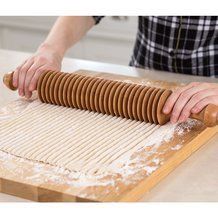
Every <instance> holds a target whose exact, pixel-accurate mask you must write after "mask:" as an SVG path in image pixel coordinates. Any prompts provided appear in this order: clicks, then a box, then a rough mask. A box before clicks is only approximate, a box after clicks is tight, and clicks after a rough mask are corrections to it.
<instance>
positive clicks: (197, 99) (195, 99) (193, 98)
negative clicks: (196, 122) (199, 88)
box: [192, 94, 202, 102]
mask: <svg viewBox="0 0 218 218" xmlns="http://www.w3.org/2000/svg"><path fill="white" fill-rule="evenodd" d="M201 99H202V97H201V95H200V94H195V95H194V96H193V97H192V100H193V101H195V102H199V101H200V100H201Z"/></svg>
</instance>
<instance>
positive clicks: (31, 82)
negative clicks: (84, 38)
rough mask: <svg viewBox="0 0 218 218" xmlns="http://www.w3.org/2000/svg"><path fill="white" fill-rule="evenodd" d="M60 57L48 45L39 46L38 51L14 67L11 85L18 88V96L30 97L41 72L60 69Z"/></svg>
mask: <svg viewBox="0 0 218 218" xmlns="http://www.w3.org/2000/svg"><path fill="white" fill-rule="evenodd" d="M61 62H62V57H61V56H60V55H59V54H58V53H57V52H56V51H55V50H54V49H53V48H52V47H49V46H45V45H44V46H41V47H40V48H39V49H38V51H37V52H36V53H35V55H33V56H32V57H30V58H29V59H27V60H26V61H25V62H24V63H23V64H21V65H20V66H19V67H17V68H16V70H15V71H14V75H13V86H14V87H16V88H18V93H19V95H20V96H25V97H26V98H30V97H31V96H32V92H33V91H34V90H36V86H37V81H38V79H39V76H40V74H41V73H43V72H45V71H47V70H52V71H60V70H61Z"/></svg>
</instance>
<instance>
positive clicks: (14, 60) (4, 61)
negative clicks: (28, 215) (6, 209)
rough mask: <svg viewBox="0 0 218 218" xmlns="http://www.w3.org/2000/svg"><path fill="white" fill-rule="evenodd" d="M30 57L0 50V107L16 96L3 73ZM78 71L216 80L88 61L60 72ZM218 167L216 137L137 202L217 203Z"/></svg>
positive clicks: (71, 63)
mask: <svg viewBox="0 0 218 218" xmlns="http://www.w3.org/2000/svg"><path fill="white" fill-rule="evenodd" d="M29 56H30V54H29V53H23V52H17V51H8V50H0V81H1V82H0V107H1V106H3V105H5V104H6V103H8V102H9V101H12V100H14V99H16V98H18V95H17V93H16V92H12V91H10V90H8V89H6V88H4V87H3V84H2V77H3V75H4V73H7V72H9V71H12V70H14V69H15V68H16V67H17V66H18V65H19V64H21V63H22V62H23V61H24V60H25V59H26V58H27V57H29ZM78 69H88V70H94V71H100V72H110V73H115V74H122V75H128V76H136V77H146V78H150V79H155V80H167V81H179V82H191V81H202V82H203V81H207V82H218V79H215V78H206V77H199V76H188V75H181V74H174V73H168V72H160V71H150V70H142V69H136V68H133V67H128V66H121V65H113V64H107V63H100V62H93V61H88V60H78V59H70V58H65V59H64V61H63V65H62V71H75V70H78ZM217 166H218V134H217V135H216V136H215V137H213V138H212V139H211V140H210V141H208V143H206V144H205V145H204V146H203V147H201V148H200V149H199V150H198V151H197V152H195V153H194V154H193V155H192V156H191V157H189V158H188V159H187V160H186V161H184V162H183V163H182V164H181V165H180V166H179V167H177V168H176V170H174V171H173V172H172V173H171V174H170V175H168V176H167V177H166V178H165V179H164V180H163V181H161V182H160V183H159V184H158V185H157V186H156V187H154V188H153V189H152V190H151V191H150V192H149V193H147V194H146V195H145V196H144V197H143V198H142V199H141V200H140V201H146V202H148V201H165V202H166V201H218V167H217ZM0 201H2V202H5V201H11V202H15V201H23V202H25V201H27V200H25V199H21V198H17V197H14V196H9V195H5V194H1V193H0Z"/></svg>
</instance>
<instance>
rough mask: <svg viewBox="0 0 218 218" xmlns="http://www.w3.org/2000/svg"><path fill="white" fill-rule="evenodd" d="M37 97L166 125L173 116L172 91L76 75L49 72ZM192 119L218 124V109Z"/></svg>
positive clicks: (40, 83)
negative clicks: (167, 110) (166, 110)
mask: <svg viewBox="0 0 218 218" xmlns="http://www.w3.org/2000/svg"><path fill="white" fill-rule="evenodd" d="M12 79H13V73H10V74H5V75H4V77H3V82H4V84H5V85H6V86H7V87H8V88H9V89H11V90H16V88H15V87H14V86H13V83H12ZM37 92H38V97H39V99H40V101H41V102H43V103H50V104H55V105H60V106H65V107H72V108H78V109H82V110H89V111H94V112H99V113H102V114H108V115H112V116H119V117H123V118H127V119H132V120H137V121H145V122H150V123H155V124H160V125H163V124H165V123H167V122H168V121H169V119H170V114H169V115H165V114H163V113H162V109H163V106H164V104H165V102H166V100H167V98H168V97H169V96H170V95H171V93H172V91H171V90H168V89H161V88H154V87H148V86H144V85H138V84H132V83H126V82H119V81H113V80H109V79H103V78H98V77H92V76H85V75H80V74H76V73H63V72H53V71H48V72H45V73H43V74H41V75H40V77H39V80H38V82H37ZM190 118H193V119H197V120H200V121H201V122H203V123H204V124H205V125H206V126H208V127H212V126H216V125H217V124H218V106H216V105H212V104H209V105H207V106H206V107H205V108H204V109H203V110H202V111H201V112H199V113H197V114H191V115H190Z"/></svg>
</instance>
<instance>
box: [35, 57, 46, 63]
mask: <svg viewBox="0 0 218 218" xmlns="http://www.w3.org/2000/svg"><path fill="white" fill-rule="evenodd" d="M37 60H38V61H39V62H46V60H47V59H46V58H45V57H44V56H39V57H38V58H37Z"/></svg>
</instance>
